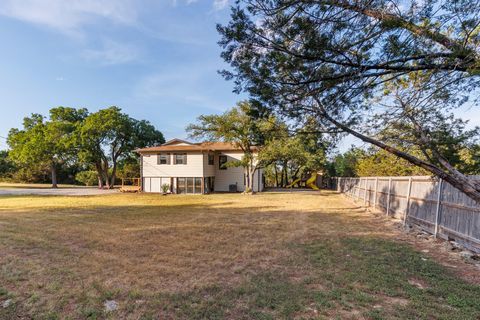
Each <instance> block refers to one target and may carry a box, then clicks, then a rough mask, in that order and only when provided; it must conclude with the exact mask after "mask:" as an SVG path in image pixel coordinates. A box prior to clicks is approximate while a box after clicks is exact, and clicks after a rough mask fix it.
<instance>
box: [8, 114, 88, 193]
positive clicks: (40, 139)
mask: <svg viewBox="0 0 480 320" xmlns="http://www.w3.org/2000/svg"><path fill="white" fill-rule="evenodd" d="M85 115H86V110H85V109H79V110H77V109H74V108H68V107H57V108H53V109H51V110H50V117H49V120H47V121H45V118H44V117H43V116H42V115H40V114H32V115H31V116H30V117H26V118H24V121H23V129H22V130H19V129H11V130H10V132H9V134H8V139H7V142H8V145H9V146H10V149H11V150H10V152H9V157H10V158H11V159H12V160H13V161H14V162H16V163H18V164H20V165H23V166H25V165H26V166H30V167H35V168H36V169H38V168H43V167H48V168H49V170H50V172H51V181H52V188H56V187H57V172H58V169H59V166H60V165H63V164H65V163H67V162H69V161H70V160H71V159H72V157H74V156H75V152H74V151H73V148H72V146H73V143H74V141H75V139H74V132H75V130H76V128H77V125H78V123H79V122H80V121H82V119H83V118H84V117H85Z"/></svg>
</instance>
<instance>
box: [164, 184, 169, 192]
mask: <svg viewBox="0 0 480 320" xmlns="http://www.w3.org/2000/svg"><path fill="white" fill-rule="evenodd" d="M168 191H170V185H169V184H167V183H164V184H162V192H163V193H168Z"/></svg>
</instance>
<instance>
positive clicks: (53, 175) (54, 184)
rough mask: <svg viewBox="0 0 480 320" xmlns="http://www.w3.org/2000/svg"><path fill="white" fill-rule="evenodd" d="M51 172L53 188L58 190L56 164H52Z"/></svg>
mask: <svg viewBox="0 0 480 320" xmlns="http://www.w3.org/2000/svg"><path fill="white" fill-rule="evenodd" d="M50 170H51V172H52V188H58V185H57V166H56V165H55V163H52V164H51V166H50Z"/></svg>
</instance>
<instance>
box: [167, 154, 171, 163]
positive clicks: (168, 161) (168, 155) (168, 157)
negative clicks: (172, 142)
mask: <svg viewBox="0 0 480 320" xmlns="http://www.w3.org/2000/svg"><path fill="white" fill-rule="evenodd" d="M167 164H170V153H167Z"/></svg>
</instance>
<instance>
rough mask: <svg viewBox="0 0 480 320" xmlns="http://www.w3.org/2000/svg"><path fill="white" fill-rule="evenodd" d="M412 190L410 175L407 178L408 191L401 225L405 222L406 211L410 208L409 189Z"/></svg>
mask: <svg viewBox="0 0 480 320" xmlns="http://www.w3.org/2000/svg"><path fill="white" fill-rule="evenodd" d="M411 190H412V177H409V178H408V193H407V208H406V209H405V214H404V216H403V225H404V226H405V225H406V224H407V216H408V211H409V209H410V191H411Z"/></svg>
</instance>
